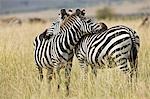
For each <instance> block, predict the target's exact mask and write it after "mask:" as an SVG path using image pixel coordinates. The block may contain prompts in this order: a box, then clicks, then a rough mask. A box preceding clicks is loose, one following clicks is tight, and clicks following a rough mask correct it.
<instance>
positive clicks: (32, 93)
mask: <svg viewBox="0 0 150 99" xmlns="http://www.w3.org/2000/svg"><path fill="white" fill-rule="evenodd" d="M103 22H105V23H106V24H107V25H108V27H110V26H113V25H116V24H124V25H127V26H129V27H131V28H133V29H134V30H136V31H137V32H138V34H139V35H140V38H141V48H140V53H139V75H138V83H137V86H136V90H135V91H133V92H131V90H130V88H128V85H127V82H126V79H125V77H124V75H123V74H122V73H120V72H118V71H117V70H116V69H105V70H98V77H97V79H96V80H95V84H93V81H92V79H93V78H92V76H91V72H89V77H88V87H87V88H88V90H87V94H86V95H84V94H83V91H82V89H81V88H80V85H81V84H80V83H82V82H81V80H80V67H79V64H78V61H77V59H74V62H73V69H72V77H71V85H70V90H71V92H70V95H69V96H68V97H65V90H64V89H65V86H64V81H63V82H62V85H61V89H60V92H59V93H58V92H57V90H56V86H57V85H56V80H55V79H53V81H52V84H51V91H50V93H49V92H48V88H47V84H46V81H45V80H44V81H43V82H42V83H41V82H40V81H39V80H38V78H37V76H38V71H37V69H36V65H35V64H34V57H33V39H34V37H35V36H36V35H37V34H38V33H41V32H43V31H44V29H45V28H46V27H48V26H49V24H38V23H36V24H32V25H31V24H28V23H24V24H23V25H22V26H18V25H14V26H10V25H8V26H7V25H0V99H66V98H67V99H150V51H149V49H150V43H149V40H150V27H143V28H141V29H139V28H138V26H139V24H140V20H124V21H122V20H118V21H116V20H110V21H109V20H104V21H103ZM89 71H90V68H89ZM44 73H45V72H44ZM61 74H62V80H63V78H64V71H63V70H62V72H61Z"/></svg>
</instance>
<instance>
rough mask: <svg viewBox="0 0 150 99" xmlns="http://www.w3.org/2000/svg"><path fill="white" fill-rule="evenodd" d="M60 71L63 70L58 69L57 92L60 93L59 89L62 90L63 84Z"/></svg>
mask: <svg viewBox="0 0 150 99" xmlns="http://www.w3.org/2000/svg"><path fill="white" fill-rule="evenodd" d="M60 69H61V68H59V67H58V68H57V69H56V72H57V76H58V85H57V91H59V89H60V84H61V76H60Z"/></svg>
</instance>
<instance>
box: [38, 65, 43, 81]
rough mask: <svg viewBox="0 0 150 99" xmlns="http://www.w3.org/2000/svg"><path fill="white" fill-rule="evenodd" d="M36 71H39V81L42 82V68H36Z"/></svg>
mask: <svg viewBox="0 0 150 99" xmlns="http://www.w3.org/2000/svg"><path fill="white" fill-rule="evenodd" d="M38 70H39V79H40V81H42V80H43V71H42V68H41V67H40V66H38Z"/></svg>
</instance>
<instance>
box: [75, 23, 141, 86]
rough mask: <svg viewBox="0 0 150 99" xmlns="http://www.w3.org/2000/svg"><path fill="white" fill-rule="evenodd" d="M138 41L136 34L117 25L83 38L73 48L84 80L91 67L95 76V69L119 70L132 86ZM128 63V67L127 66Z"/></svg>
mask: <svg viewBox="0 0 150 99" xmlns="http://www.w3.org/2000/svg"><path fill="white" fill-rule="evenodd" d="M139 47H140V39H139V36H138V34H137V33H136V32H135V31H134V30H132V29H131V28H128V27H126V26H123V25H118V26H114V27H111V28H109V29H107V30H105V31H104V32H102V33H96V34H92V35H91V34H89V35H86V36H84V37H83V38H82V39H81V40H80V42H79V43H78V44H77V46H76V48H75V55H76V57H77V59H78V60H79V64H80V67H81V70H82V73H83V75H84V76H83V77H84V79H86V74H87V71H88V65H91V68H92V72H93V74H94V75H95V77H96V76H97V68H100V69H103V68H113V65H115V67H117V68H119V69H120V70H121V71H123V72H124V73H125V74H127V75H128V77H129V79H128V80H129V82H130V83H131V84H132V79H133V78H132V76H133V74H135V75H136V78H137V65H138V64H137V62H138V51H139ZM128 62H129V63H130V65H127V64H128Z"/></svg>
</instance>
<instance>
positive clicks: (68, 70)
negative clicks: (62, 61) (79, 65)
mask: <svg viewBox="0 0 150 99" xmlns="http://www.w3.org/2000/svg"><path fill="white" fill-rule="evenodd" d="M71 68H72V60H71V61H69V62H68V63H67V66H66V67H65V79H66V80H65V86H66V91H67V92H66V96H68V95H69V85H70V76H71Z"/></svg>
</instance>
